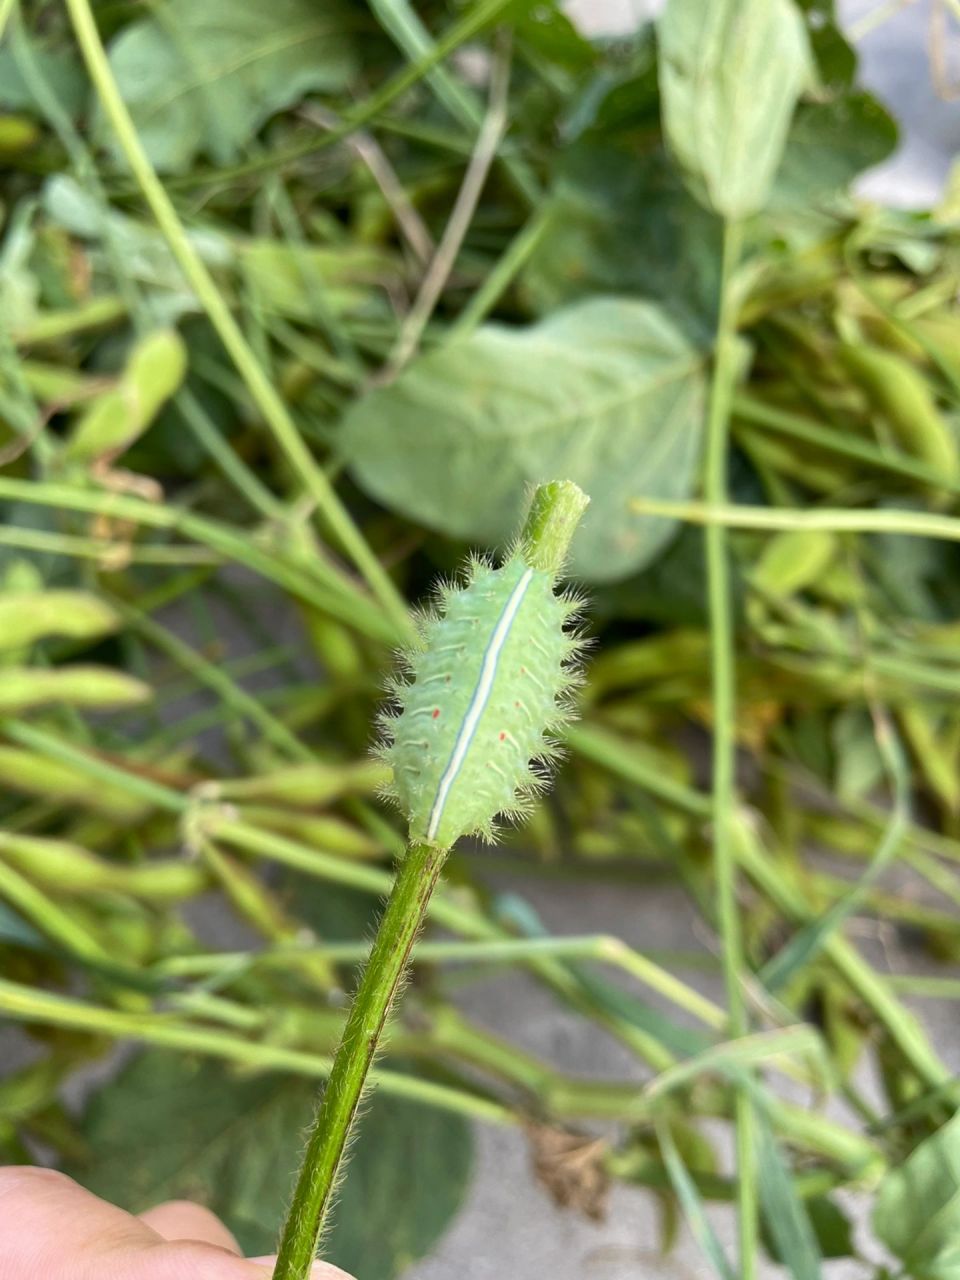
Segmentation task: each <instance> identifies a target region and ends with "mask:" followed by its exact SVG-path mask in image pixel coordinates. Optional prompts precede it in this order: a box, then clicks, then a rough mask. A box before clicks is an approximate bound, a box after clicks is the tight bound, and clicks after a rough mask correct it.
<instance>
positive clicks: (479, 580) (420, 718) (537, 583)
mask: <svg viewBox="0 0 960 1280" xmlns="http://www.w3.org/2000/svg"><path fill="white" fill-rule="evenodd" d="M586 502H587V499H586V498H584V496H583V494H581V493H580V491H579V489H577V488H576V486H575V485H572V484H570V483H569V482H557V483H555V484H551V485H543V486H541V487H540V488H539V489H538V490H537V492H536V494H535V495H534V499H533V505H532V507H531V511H530V515H529V516H528V519H527V522H526V524H525V526H524V530H523V532H522V533H521V535H520V537H519V538H518V540H517V543H516V545H515V547H514V549H513V551H512V552H511V553H510V554H509V555H508V556H507V558H506V559H505V561H504V563H503V564H501V565H500V566H499V567H497V568H494V567H493V565H492V564H490V563H489V562H488V561H486V560H480V559H474V560H473V561H471V563H470V565H469V567H468V571H467V575H466V579H465V581H463V582H462V583H460V584H454V585H448V586H445V587H444V588H443V589H442V590H441V592H440V593H439V602H438V607H437V610H436V611H435V612H434V613H432V614H431V615H429V616H427V617H426V618H425V619H424V621H423V623H422V626H421V643H420V645H419V646H417V647H416V648H415V649H414V650H412V651H411V652H408V653H407V654H406V655H404V658H405V668H406V675H407V679H405V680H404V679H399V680H397V681H395V682H394V684H393V694H394V697H395V699H396V707H395V709H393V710H391V711H388V712H386V713H385V714H384V716H383V717H382V722H383V724H384V727H385V730H386V736H387V741H386V743H385V745H384V746H383V747H382V749H381V754H382V755H383V757H384V759H385V760H387V761H388V762H389V764H390V765H391V766H392V769H393V778H394V781H393V788H392V791H393V794H394V796H395V798H396V799H397V800H398V801H399V803H400V806H401V808H402V809H403V811H404V813H405V814H406V816H407V819H408V822H409V825H410V838H411V839H413V840H423V841H427V842H429V843H431V844H437V845H440V846H441V847H444V848H449V847H450V846H451V845H452V844H453V843H454V842H455V841H456V840H457V839H458V837H460V836H461V835H466V834H473V833H476V834H480V835H483V836H485V837H487V838H492V836H493V833H494V820H495V818H496V817H497V815H503V816H505V817H517V816H520V815H522V814H523V812H524V811H525V809H526V808H527V807H528V805H529V801H530V799H531V797H533V796H534V795H535V794H536V793H537V792H538V791H539V790H540V789H541V788H542V786H543V783H544V780H545V777H546V770H547V766H548V765H549V763H550V761H551V760H552V759H553V758H554V756H555V755H556V753H557V735H558V733H559V731H560V730H561V729H562V726H563V724H564V723H565V722H566V721H567V720H568V719H569V717H570V713H571V709H570V693H571V689H572V688H573V686H574V685H575V684H576V683H577V674H576V667H577V657H578V653H579V651H580V649H581V647H582V642H581V641H580V639H579V638H578V637H577V635H576V634H575V633H572V632H571V630H570V626H571V621H572V619H573V618H574V617H575V615H576V614H577V613H578V611H579V608H580V602H579V600H578V599H577V598H576V597H575V596H571V595H570V594H569V593H564V594H557V591H556V583H557V577H558V574H559V571H560V569H561V568H562V563H563V558H564V555H565V552H566V548H567V545H568V543H569V539H570V536H571V534H572V532H573V529H574V527H575V525H576V523H577V521H578V519H579V517H580V514H581V513H582V511H583V509H584V507H585V506H586Z"/></svg>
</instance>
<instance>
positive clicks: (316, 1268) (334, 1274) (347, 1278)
mask: <svg viewBox="0 0 960 1280" xmlns="http://www.w3.org/2000/svg"><path fill="white" fill-rule="evenodd" d="M249 1261H250V1262H254V1263H256V1264H257V1266H260V1267H264V1268H265V1269H266V1274H267V1275H270V1276H272V1275H273V1269H274V1267H275V1266H276V1265H277V1255H276V1254H271V1255H270V1256H268V1257H262V1258H250V1259H249ZM310 1280H354V1277H353V1276H351V1275H348V1274H347V1272H346V1271H341V1270H340V1268H339V1267H335V1266H334V1265H333V1263H332V1262H315V1263H314V1264H313V1267H312V1269H311V1271H310Z"/></svg>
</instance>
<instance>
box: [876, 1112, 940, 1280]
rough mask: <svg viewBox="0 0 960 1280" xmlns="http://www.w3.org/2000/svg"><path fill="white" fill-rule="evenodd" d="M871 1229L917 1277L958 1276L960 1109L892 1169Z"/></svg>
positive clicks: (880, 1193)
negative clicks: (901, 1162)
mask: <svg viewBox="0 0 960 1280" xmlns="http://www.w3.org/2000/svg"><path fill="white" fill-rule="evenodd" d="M873 1229H874V1231H875V1232H876V1233H877V1235H878V1236H879V1238H880V1239H881V1240H882V1241H883V1243H884V1244H885V1245H886V1246H887V1248H888V1249H889V1250H890V1252H891V1253H893V1254H895V1255H896V1257H898V1258H899V1259H900V1261H901V1262H902V1263H903V1265H904V1269H905V1270H906V1272H907V1273H908V1274H909V1275H910V1276H913V1277H914V1280H960V1113H958V1114H957V1115H955V1116H954V1117H953V1119H952V1120H950V1121H949V1122H948V1123H947V1124H945V1125H944V1126H943V1128H941V1129H938V1130H937V1132H936V1133H934V1134H933V1135H932V1136H931V1137H929V1138H927V1139H925V1140H924V1141H923V1142H921V1143H920V1145H919V1146H918V1147H917V1148H916V1149H915V1150H914V1151H913V1152H912V1153H911V1154H910V1155H909V1156H908V1157H907V1159H906V1160H905V1161H904V1162H903V1164H902V1165H900V1167H899V1168H897V1169H891V1170H890V1172H889V1173H888V1174H887V1176H886V1177H885V1178H884V1180H883V1182H881V1184H880V1190H879V1191H878V1192H877V1199H876V1203H875V1205H874V1211H873Z"/></svg>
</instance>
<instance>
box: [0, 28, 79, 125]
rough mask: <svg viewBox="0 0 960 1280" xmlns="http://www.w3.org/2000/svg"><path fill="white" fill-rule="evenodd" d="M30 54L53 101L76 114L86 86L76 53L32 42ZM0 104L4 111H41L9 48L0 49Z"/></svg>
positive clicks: (71, 113)
mask: <svg viewBox="0 0 960 1280" xmlns="http://www.w3.org/2000/svg"><path fill="white" fill-rule="evenodd" d="M32 57H33V60H34V62H35V63H36V66H37V70H38V71H39V72H40V74H41V75H42V77H43V79H44V82H45V84H46V85H48V86H49V88H50V89H51V90H52V91H53V93H54V94H55V95H56V97H57V101H58V102H59V103H60V104H61V106H62V107H63V108H64V109H65V110H66V111H68V112H69V114H70V115H76V114H77V113H78V112H79V110H80V108H81V106H82V104H83V98H84V90H85V87H86V84H85V80H84V75H83V68H82V66H81V65H80V62H79V60H78V58H77V57H76V55H75V54H73V53H72V52H70V51H69V50H65V49H57V50H46V49H43V48H41V47H39V46H38V45H34V47H33V50H32ZM0 107H3V108H5V109H6V110H8V111H31V112H35V113H36V114H38V115H41V114H42V109H41V107H40V104H39V103H38V102H37V100H36V98H35V97H34V95H33V92H32V91H31V88H30V86H29V85H28V84H27V83H26V80H25V78H24V75H23V70H22V68H21V66H20V65H19V60H18V59H17V57H16V55H15V53H14V50H13V49H12V48H7V49H0Z"/></svg>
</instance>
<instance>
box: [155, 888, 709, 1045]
mask: <svg viewBox="0 0 960 1280" xmlns="http://www.w3.org/2000/svg"><path fill="white" fill-rule="evenodd" d="M435 901H436V900H435ZM369 954H370V944H369V943H367V942H331V943H325V944H323V945H321V946H316V947H304V946H291V945H287V946H280V947H271V948H269V949H267V950H263V951H255V952H249V951H233V952H224V951H219V952H214V953H212V954H210V955H190V956H173V957H171V958H170V959H169V960H162V961H160V962H159V963H158V964H157V965H155V966H154V969H153V972H154V973H156V974H158V975H162V976H165V977H171V978H173V977H191V976H204V975H208V974H214V975H217V974H220V973H224V972H228V973H230V974H231V975H239V974H241V973H246V972H248V971H249V970H250V969H256V968H260V967H263V968H270V969H272V968H282V969H286V968H291V969H296V968H297V967H298V966H299V965H302V964H306V963H309V962H310V961H311V960H315V959H323V960H329V961H332V962H335V963H344V962H348V961H359V960H365V959H366V958H367V957H368V956H369ZM414 955H415V957H416V961H417V963H418V964H442V963H444V962H462V963H467V964H470V963H474V964H475V963H480V962H483V963H484V964H509V963H511V962H515V961H517V960H526V959H528V958H529V957H531V956H552V957H554V958H555V959H565V960H596V961H598V962H600V963H604V964H611V965H614V966H616V967H617V968H619V969H622V970H623V972H624V973H627V974H629V975H630V976H631V977H633V978H635V979H636V980H637V981H638V982H641V983H642V984H643V985H644V986H646V987H649V988H650V990H652V991H656V992H658V993H659V994H660V995H662V996H665V997H666V998H667V999H668V1000H671V1001H672V1002H673V1003H674V1004H676V1005H677V1006H678V1008H681V1009H684V1010H686V1012H687V1013H690V1014H691V1015H692V1016H693V1017H695V1018H698V1019H699V1020H700V1021H701V1022H703V1023H705V1024H706V1025H707V1026H710V1027H715V1028H716V1029H717V1030H723V1029H724V1028H725V1027H726V1025H727V1016H726V1014H725V1012H724V1011H723V1009H721V1008H720V1007H719V1005H716V1004H714V1003H713V1001H712V1000H708V999H707V997H706V996H703V995H701V994H700V992H699V991H696V990H694V988H693V987H690V986H688V985H687V984H686V983H685V982H682V981H681V980H680V979H679V978H678V977H676V976H675V975H674V974H673V973H671V972H670V971H669V970H668V969H664V968H663V967H662V966H661V965H659V964H657V963H656V962H655V961H654V960H651V959H650V957H649V956H646V955H644V954H643V953H642V952H639V951H636V950H634V948H633V947H631V946H628V944H627V943H625V942H624V941H622V939H620V938H616V937H613V936H611V935H608V934H596V935H592V936H589V937H574V938H496V939H491V940H489V941H487V940H478V941H476V942H421V943H420V944H419V945H418V946H417V947H416V950H415V952H414Z"/></svg>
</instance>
